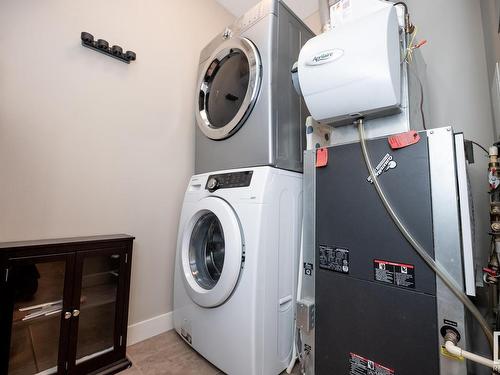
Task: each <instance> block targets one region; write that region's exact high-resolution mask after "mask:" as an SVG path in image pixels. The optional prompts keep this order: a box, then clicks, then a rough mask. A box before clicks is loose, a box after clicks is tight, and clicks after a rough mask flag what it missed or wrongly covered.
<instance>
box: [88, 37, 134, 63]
mask: <svg viewBox="0 0 500 375" xmlns="http://www.w3.org/2000/svg"><path fill="white" fill-rule="evenodd" d="M80 37H81V39H82V46H84V47H87V48H90V49H93V50H94V51H97V52H101V53H104V54H105V55H108V56H111V57H114V58H115V59H117V60H120V61H123V62H124V63H127V64H130V62H131V61H134V60H135V59H136V55H135V52H133V51H127V52H125V53H123V49H122V47H120V46H113V47H111V48H110V47H109V43H108V42H107V41H106V40H104V39H97V41H95V40H94V36H93V35H92V34H90V33H87V32H85V31H82V34H81V36H80Z"/></svg>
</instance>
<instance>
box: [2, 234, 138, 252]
mask: <svg viewBox="0 0 500 375" xmlns="http://www.w3.org/2000/svg"><path fill="white" fill-rule="evenodd" d="M134 239H135V237H133V236H131V235H128V234H111V235H100V236H87V237H69V238H56V239H45V240H32V241H15V242H0V251H19V250H22V249H35V248H47V247H50V248H54V247H71V248H75V247H78V246H85V245H94V246H95V245H101V244H105V243H108V244H111V243H113V242H124V241H131V240H134Z"/></svg>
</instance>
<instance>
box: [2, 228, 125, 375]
mask: <svg viewBox="0 0 500 375" xmlns="http://www.w3.org/2000/svg"><path fill="white" fill-rule="evenodd" d="M133 240H134V237H132V236H129V235H110V236H94V237H78V238H65V239H57V240H40V241H27V242H10V243H0V374H8V375H33V374H39V375H51V374H68V375H72V374H75V375H83V374H112V373H116V372H118V371H120V370H123V369H125V368H127V367H128V366H129V365H130V362H129V361H128V360H127V358H126V355H125V350H126V344H127V321H128V301H129V291H130V270H131V261H132V243H133Z"/></svg>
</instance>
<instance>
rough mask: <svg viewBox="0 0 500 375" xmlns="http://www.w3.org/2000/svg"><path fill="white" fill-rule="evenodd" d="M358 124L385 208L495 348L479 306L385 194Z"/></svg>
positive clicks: (364, 152) (369, 164) (367, 160)
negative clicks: (429, 251) (440, 262)
mask: <svg viewBox="0 0 500 375" xmlns="http://www.w3.org/2000/svg"><path fill="white" fill-rule="evenodd" d="M355 124H356V125H357V126H358V131H359V138H360V142H361V149H362V151H363V157H364V160H365V164H366V168H367V169H368V172H369V173H370V177H371V179H372V182H373V185H374V186H375V190H376V192H377V194H378V196H379V198H380V200H381V201H382V203H383V205H384V207H385V209H386V210H387V212H388V213H389V216H390V217H391V219H392V220H393V221H394V224H396V226H397V227H398V228H399V230H400V231H401V234H402V235H403V236H404V237H405V238H406V240H407V241H408V242H409V243H410V245H411V246H412V247H413V248H414V249H415V251H416V252H417V253H418V255H420V257H421V258H422V259H423V260H424V261H425V263H427V265H428V266H429V267H430V268H431V269H432V270H433V271H434V272H435V273H436V275H437V276H438V277H439V278H440V279H441V280H442V281H443V283H444V284H445V285H446V286H447V287H448V288H449V289H450V291H451V292H452V293H453V294H454V295H455V296H456V297H457V298H458V299H459V300H460V302H462V303H463V305H464V306H465V307H466V308H467V309H468V310H469V311H470V312H471V314H472V315H473V316H474V318H475V319H476V320H477V321H478V323H479V325H480V326H481V328H482V330H483V331H484V334H485V336H486V338H487V339H488V342H489V344H490V348H491V349H493V333H492V332H491V329H490V327H489V325H488V323H487V322H486V320H485V319H484V317H483V315H482V314H481V312H480V311H479V310H478V309H477V307H476V306H475V305H474V304H473V303H472V301H471V300H470V299H469V297H467V295H466V294H465V293H464V292H463V291H462V288H461V287H460V286H458V284H457V283H456V282H455V280H454V279H453V278H452V277H451V276H450V275H449V274H448V272H447V271H446V269H445V268H444V267H443V266H442V265H441V264H439V263H438V262H436V261H435V260H434V259H433V258H432V257H431V256H430V255H429V253H428V252H427V251H426V250H425V249H424V248H423V247H422V245H420V243H419V242H418V241H417V240H416V239H415V238H414V237H413V235H412V234H411V233H410V232H409V230H408V229H407V228H406V226H405V225H404V224H403V222H402V221H401V219H400V218H399V216H398V215H397V213H396V212H395V211H394V209H393V207H392V205H391V204H390V202H389V200H388V199H387V196H386V195H385V193H384V191H383V189H382V187H381V186H380V183H379V181H378V178H377V176H376V175H375V173H374V172H373V167H372V163H371V160H370V155H369V154H368V150H367V147H366V140H365V130H364V125H363V120H362V119H359V120H358V121H356V122H355Z"/></svg>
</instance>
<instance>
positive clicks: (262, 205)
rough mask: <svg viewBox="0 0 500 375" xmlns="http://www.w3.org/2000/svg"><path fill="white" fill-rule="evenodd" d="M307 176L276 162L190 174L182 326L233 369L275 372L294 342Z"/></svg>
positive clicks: (178, 290)
mask: <svg viewBox="0 0 500 375" xmlns="http://www.w3.org/2000/svg"><path fill="white" fill-rule="evenodd" d="M301 215H302V175H301V174H299V173H295V172H289V171H284V170H280V169H276V168H272V167H257V168H250V169H239V170H230V171H225V172H215V173H209V174H201V175H196V176H194V177H192V178H191V181H190V183H189V186H188V189H187V191H186V195H185V198H184V205H183V209H182V215H181V220H180V226H179V236H178V245H177V256H176V261H175V287H174V327H175V329H176V330H177V332H178V333H179V334H180V335H181V336H182V337H183V338H184V340H185V341H186V342H188V343H189V344H190V345H191V346H192V347H193V348H194V349H195V350H196V351H198V352H199V353H200V354H201V355H202V356H204V357H205V358H206V359H207V360H209V361H210V362H212V363H213V364H214V365H215V366H217V367H218V368H219V369H221V370H222V371H224V372H225V373H227V374H230V375H276V374H279V373H280V372H281V371H283V369H285V368H286V366H287V365H288V363H289V361H290V358H291V353H292V344H293V333H294V309H295V303H294V301H295V290H296V288H295V286H296V280H297V271H296V270H297V265H298V264H297V259H298V251H299V249H298V247H299V243H300V225H301Z"/></svg>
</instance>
